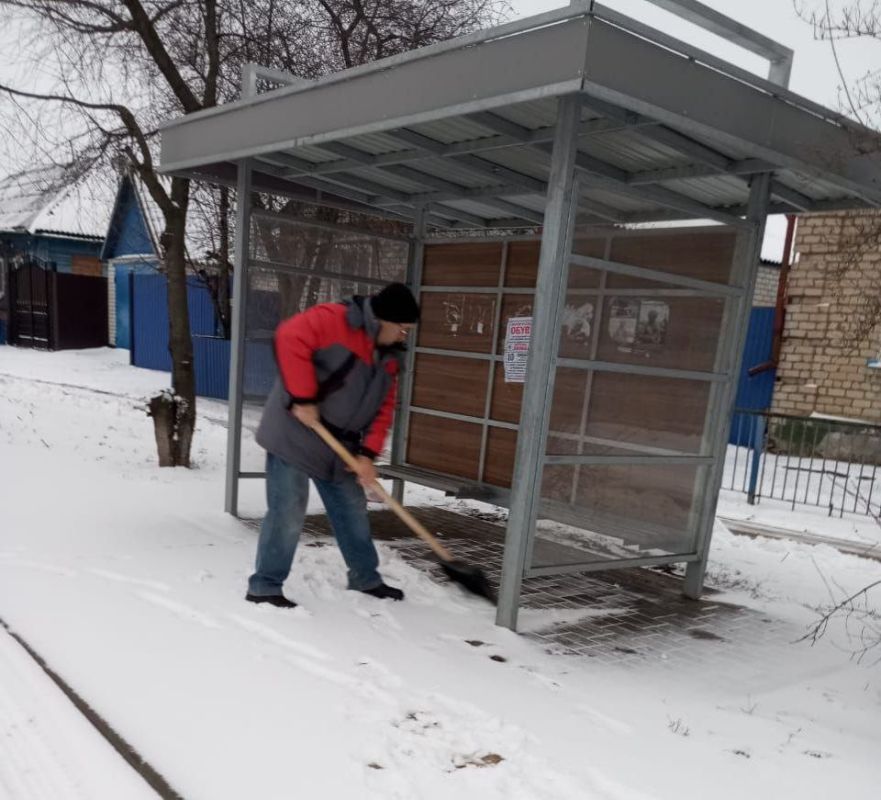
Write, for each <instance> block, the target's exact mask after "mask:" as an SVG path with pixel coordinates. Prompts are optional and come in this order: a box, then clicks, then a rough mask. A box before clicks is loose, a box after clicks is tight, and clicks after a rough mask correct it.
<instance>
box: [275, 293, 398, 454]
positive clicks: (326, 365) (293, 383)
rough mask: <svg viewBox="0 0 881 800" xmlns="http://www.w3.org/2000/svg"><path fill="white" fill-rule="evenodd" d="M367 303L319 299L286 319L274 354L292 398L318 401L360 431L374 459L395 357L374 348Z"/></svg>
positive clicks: (385, 424) (375, 329)
mask: <svg viewBox="0 0 881 800" xmlns="http://www.w3.org/2000/svg"><path fill="white" fill-rule="evenodd" d="M367 302H368V301H367V300H364V299H362V298H355V300H354V301H353V302H351V303H347V304H343V303H324V304H322V305H317V306H313V307H312V308H309V309H307V310H306V311H304V312H302V313H301V314H297V315H295V316H293V317H291V318H290V319H287V320H285V321H284V322H282V323H281V325H279V326H278V329H277V330H276V334H275V353H276V358H277V360H278V367H279V371H280V373H281V380H282V383H283V384H284V388H285V389H286V390H287V392H288V394H289V395H290V400H291V403H292V404H293V403H317V404H318V405H319V410H320V412H321V415H322V418H323V419H325V420H326V421H327V422H329V423H331V426H333V427H336V428H338V429H343V430H345V431H351V432H352V433H354V434H360V435H361V436H362V439H361V446H360V452H362V453H364V454H366V455H369V456H371V457H372V458H375V457H376V456H377V455H378V454H379V453H380V452H381V451H382V448H383V445H384V444H385V438H386V435H387V434H388V429H389V426H390V425H391V422H392V417H393V415H394V408H395V394H396V391H397V377H398V372H399V362H398V356H397V355H392V354H391V353H389V352H388V351H387V350H386V349H385V348H379V347H377V345H376V336H377V334H378V333H379V323H378V321H377V320H376V318H375V317H374V316H373V314H372V311H369V310H368V309H367V308H365V307H364V306H365V305H366V304H367Z"/></svg>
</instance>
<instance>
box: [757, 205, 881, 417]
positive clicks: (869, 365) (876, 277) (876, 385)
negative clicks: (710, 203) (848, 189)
mask: <svg viewBox="0 0 881 800" xmlns="http://www.w3.org/2000/svg"><path fill="white" fill-rule="evenodd" d="M879 222H881V219H879V217H878V216H877V214H872V213H870V212H866V213H852V212H850V213H835V214H823V215H811V216H805V217H800V218H799V221H798V228H797V233H796V238H795V246H794V252H795V253H796V257H795V263H794V264H793V266H792V269H791V271H790V273H789V280H788V289H787V301H786V322H785V327H784V333H783V341H782V348H781V353H780V363H779V367H778V371H777V385H776V388H775V391H774V401H773V407H772V410H773V411H775V412H779V413H785V414H796V415H800V416H809V415H811V414H821V415H828V416H836V417H845V418H848V419H857V420H863V421H866V422H875V423H877V422H881V364H879V354H881V326H879V325H878V324H875V325H872V324H871V323H872V321H876V320H877V319H878V318H879V315H878V309H881V245H879V244H878V242H879V239H878V235H877V234H878V230H879ZM870 242H874V245H870V244H869V243H870Z"/></svg>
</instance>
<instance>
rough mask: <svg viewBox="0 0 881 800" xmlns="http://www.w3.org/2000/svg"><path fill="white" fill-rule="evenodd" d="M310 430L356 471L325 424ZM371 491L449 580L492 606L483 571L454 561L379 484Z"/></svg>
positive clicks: (490, 592) (352, 460) (492, 598)
mask: <svg viewBox="0 0 881 800" xmlns="http://www.w3.org/2000/svg"><path fill="white" fill-rule="evenodd" d="M312 430H314V431H315V433H317V434H318V435H319V436H320V437H321V438H322V439H323V440H324V443H325V444H326V445H327V446H328V447H329V448H330V449H331V450H333V451H334V453H336V454H337V455H338V456H339V457H340V458H341V459H342V460H343V463H344V464H345V465H346V466H347V467H348V468H349V469H351V470H352V471H353V472H356V471H357V469H358V462H357V461H356V460H355V456H353V455H352V454H351V453H350V452H349V451H348V450H347V449H346V448H345V447H343V445H342V444H340V442H339V441H337V439H336V437H335V436H334V435H333V434H332V433H331V432H330V431H329V430H328V429H327V428H325V427H324V425H322V424H321V423H320V422H316V423H315V424H314V425H313V426H312ZM370 488H371V489H372V490H373V491H375V492H376V493H377V494H378V495H379V496H380V497H381V498H382V499H383V502H384V503H385V504H386V505H387V506H388V507H389V508H391V510H392V511H394V512H395V514H397V515H398V517H400V519H401V521H402V522H403V523H404V524H405V525H406V526H407V527H408V528H409V529H410V530H411V531H413V533H415V534H416V535H417V536H418V537H419V538H420V539H422V541H423V542H425V543H426V544H427V545H428V546H429V547H430V548H431V549H432V550H433V551H434V554H435V555H436V556H437V557H438V560H439V561H440V565H441V567H442V568H443V571H444V572H446V573H447V576H448V577H449V578H450V580H453V581H455V582H456V583H459V584H461V585H462V586H464V587H465V588H466V589H467V590H468V591H469V592H471V593H472V594H476V595H479V596H480V597H485V598H486V599H487V600H489V601H490V602H491V603H495V602H496V598H495V594H494V592H493V590H492V587H491V586H490V585H489V581H487V579H486V575H484V574H483V570H481V569H479V568H478V567H473V566H471V565H469V564H465V563H463V562H462V561H457V560H456V559H454V558H453V556H452V554H451V553H450V551H449V550H447V548H446V547H444V546H443V545H442V544H441V543H440V542H439V541H438V540H437V539H435V537H434V536H432V535H431V534H430V533H429V532H428V531H427V530H426V529H425V526H424V525H423V524H422V523H421V522H419V520H418V519H416V517H414V516H413V515H412V514H411V513H410V512H409V511H407V509H406V508H404V507H403V506H402V505H401V504H400V503H399V502H398V501H397V500H395V498H394V497H392V496H391V495H390V494H389V493H388V492H387V491H386V490H385V489H383V488H382V485H381V484H380V483H379V481H374V482H373V485H372V486H371V487H370Z"/></svg>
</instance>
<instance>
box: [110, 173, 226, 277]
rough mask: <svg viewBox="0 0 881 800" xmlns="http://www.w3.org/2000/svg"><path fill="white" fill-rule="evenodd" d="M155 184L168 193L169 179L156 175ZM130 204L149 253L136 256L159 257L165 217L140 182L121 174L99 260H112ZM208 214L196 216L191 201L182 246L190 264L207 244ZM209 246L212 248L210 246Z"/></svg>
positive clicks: (199, 255)
mask: <svg viewBox="0 0 881 800" xmlns="http://www.w3.org/2000/svg"><path fill="white" fill-rule="evenodd" d="M157 178H158V179H159V182H160V183H162V184H163V186H164V187H165V188H166V190H170V184H171V179H170V178H169V177H168V176H165V175H158V176H157ZM131 203H134V204H135V206H136V208H137V210H138V214H139V216H140V218H141V221H142V222H143V226H144V231H145V232H146V234H147V237H148V239H149V248H150V250H149V252H139V253H137V255H152V256H155V257H157V258H158V257H159V255H160V253H161V250H160V246H159V241H160V237H161V235H162V232H163V231H164V230H165V216H164V215H163V213H162V209H161V208H160V207H159V205H158V204H157V203H156V201H155V200H154V199H153V196H152V195H151V194H150V192H149V190H148V189H147V187H146V186H145V185H144V182H143V181H142V180H141V179H140V178H139V177H138V175H137V174H133V173H130V172H127V173H125V174H124V175H123V176H122V177H121V178H120V179H119V182H118V184H117V188H116V195H115V200H114V203H113V211H112V214H111V215H110V216H109V217H108V222H107V224H106V226H105V233H106V236H105V237H104V247H103V249H102V251H101V258H102V259H104V260H107V259H109V258H113V257H114V251H115V247H116V245H117V242H118V240H119V236H120V234H121V233H122V230H123V227H124V225H125V221H124V219H123V218H124V215H125V214H126V211H127V210H128V206H129V205H130V204H131ZM210 215H211V212H210V211H207V212H206V213H199V208H198V206H197V204H196V202H195V201H191V205H190V210H189V213H188V214H187V230H186V239H185V242H184V246H185V248H186V252H187V255H188V257H189V258H190V259H191V260H193V261H199V260H200V259H203V258H204V256H205V250H206V247H208V246H209V245H210V243H211V240H212V236H211V228H212V225H211V220H209V218H208V217H210ZM210 246H213V245H210Z"/></svg>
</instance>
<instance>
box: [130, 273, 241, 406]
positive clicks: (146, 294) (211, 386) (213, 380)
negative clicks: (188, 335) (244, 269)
mask: <svg viewBox="0 0 881 800" xmlns="http://www.w3.org/2000/svg"><path fill="white" fill-rule="evenodd" d="M130 280H131V285H132V291H131V322H132V342H131V363H132V364H133V365H134V366H136V367H144V368H146V369H158V370H162V371H164V372H170V371H171V354H170V353H169V350H168V283H167V280H166V278H165V276H164V275H156V274H152V275H135V274H133V275H131V278H130ZM187 304H188V306H189V312H190V330H191V332H192V334H193V359H194V363H195V372H196V394H198V395H201V396H202V397H214V398H217V399H220V400H226V399H227V397H228V396H229V341H228V340H227V339H224V338H222V337H219V336H217V335H216V333H217V327H218V326H217V321H216V315H215V313H214V304H213V302H212V300H211V294H210V293H209V291H208V289H207V287H206V286H205V285H204V284H203V283H202V282H201V281H199V280H198V279H196V278H190V279H189V280H188V281H187Z"/></svg>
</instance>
